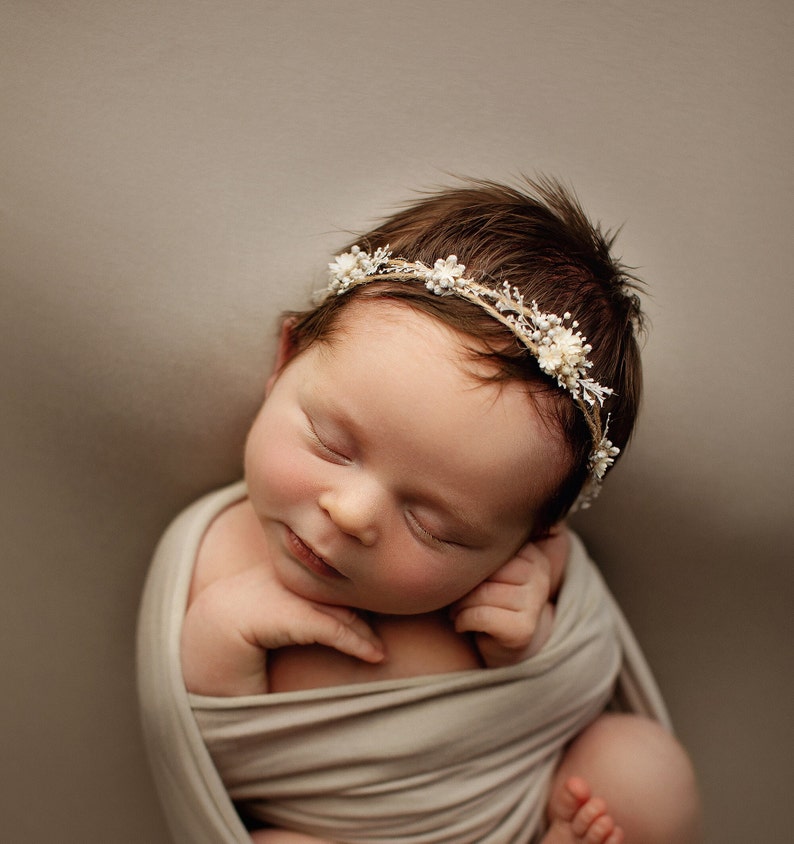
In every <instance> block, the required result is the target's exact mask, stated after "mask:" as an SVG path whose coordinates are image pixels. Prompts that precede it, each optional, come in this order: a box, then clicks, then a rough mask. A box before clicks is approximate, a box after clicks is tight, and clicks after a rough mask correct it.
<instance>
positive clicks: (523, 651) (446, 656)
mask: <svg viewBox="0 0 794 844" xmlns="http://www.w3.org/2000/svg"><path fill="white" fill-rule="evenodd" d="M257 536H258V531H257V523H256V519H255V516H254V515H253V513H252V511H251V508H250V506H249V504H248V502H247V500H246V501H243V502H240V503H239V504H237V505H234V506H233V507H231V508H229V509H228V510H226V511H225V512H224V513H222V514H221V515H220V516H219V517H218V518H217V519H216V520H215V521H214V522H213V524H212V525H211V526H210V529H209V530H208V532H207V535H206V536H205V538H204V541H203V542H202V545H201V547H200V549H199V555H198V560H197V563H196V567H195V570H194V575H193V583H192V587H191V593H190V598H189V605H188V613H187V615H186V618H185V623H184V628H183V636H182V663H183V672H184V674H185V680H186V684H187V688H188V690H189V691H191V692H195V693H197V694H207V695H220V696H225V695H243V694H262V693H266V692H286V691H296V690H299V689H309V688H318V687H323V686H335V685H346V684H350V683H361V682H374V681H376V680H383V679H395V678H401V677H413V676H420V675H429V674H442V673H446V672H452V671H461V670H467V669H475V668H481V667H483V666H486V667H498V666H501V665H506V664H511V663H515V662H518V661H520V660H522V659H527V658H529V657H531V656H532V655H534V654H535V653H537V652H538V651H539V650H540V649H541V648H542V646H543V644H544V643H545V641H546V640H547V639H548V636H549V634H550V632H551V629H552V625H553V616H554V600H555V599H556V595H557V592H558V591H559V587H560V583H561V580H562V577H563V571H564V567H565V560H566V557H567V553H568V548H569V543H570V539H569V536H568V534H567V532H566V531H565V530H563V529H558V530H557V531H555V533H554V534H553V535H552V536H550V537H549V538H547V539H544V540H542V541H540V542H536V543H528V544H527V545H525V546H524V547H523V548H521V549H520V551H519V552H518V553H517V555H516V556H515V557H514V558H513V559H511V560H509V561H508V562H507V563H506V564H505V565H503V566H502V567H500V568H499V570H498V571H497V572H495V573H494V575H493V576H492V577H491V578H489V579H488V580H486V581H485V582H484V583H482V584H480V585H479V586H478V587H477V588H475V589H474V590H473V591H472V592H471V593H469V594H468V595H466V596H465V597H464V598H462V599H461V600H460V601H458V602H456V603H455V604H453V605H452V606H451V607H449V608H448V609H445V610H439V611H436V612H431V613H422V614H418V615H405V616H396V615H378V614H373V613H363V612H361V611H358V612H354V611H352V610H348V609H346V608H343V607H334V606H329V605H317V604H313V603H311V602H308V601H305V600H304V599H303V598H299V597H297V596H295V595H292V594H291V593H289V592H288V591H287V590H285V589H284V588H283V587H282V586H281V585H280V584H279V583H278V581H277V579H276V578H275V576H274V575H273V573H272V571H271V570H270V568H269V566H268V565H267V558H266V557H265V556H261V557H260V556H258V555H257V554H256V540H257ZM240 537H243V538H244V542H243V544H240V542H239V538H240ZM251 541H253V542H254V544H253V545H252V544H251ZM230 559H233V560H235V561H236V564H235V566H234V567H232V568H231V570H230V566H229V563H228V561H229V560H230ZM252 603H255V604H256V608H257V614H256V617H257V618H260V617H261V618H262V619H264V620H266V621H267V622H268V623H269V625H270V626H269V627H268V626H267V625H265V627H264V629H254V627H253V625H252V620H251V618H250V617H249V615H248V614H247V613H246V611H245V607H246V606H247V605H248V604H252ZM277 604H280V605H281V608H283V609H281V611H280V610H279V609H276V608H275V607H276V605H277ZM268 607H274V609H272V610H269V609H268ZM227 609H228V612H227ZM304 615H308V616H310V617H311V618H312V620H313V621H319V622H320V626H321V628H322V629H323V630H324V629H325V627H326V626H327V627H328V630H329V633H328V634H327V638H328V643H327V644H326V643H325V642H323V643H319V642H316V641H309V642H307V644H297V643H295V641H294V638H295V637H296V635H297V634H295V633H292V632H291V631H289V630H287V631H286V632H285V627H284V624H283V623H282V622H281V621H280V620H279V619H280V618H281V617H282V616H288V617H289V624H293V625H294V626H295V627H296V628H299V626H300V624H301V622H302V618H303V616H304ZM274 620H275V621H274ZM517 620H520V622H521V623H520V624H517V623H516V621H517ZM337 622H339V626H338V628H337V627H336V623H337ZM351 629H352V630H354V631H355V634H356V638H355V639H353V638H352V637H348V636H346V634H347V633H348V631H349V630H351ZM336 630H338V631H339V633H340V635H342V636H344V637H345V638H343V640H342V641H341V642H340V643H339V647H338V648H337V647H333V646H332V645H331V644H330V643H331V642H332V641H333V636H334V635H335V632H334V631H336ZM208 631H209V632H211V633H214V634H217V633H218V632H222V633H224V637H223V640H222V642H223V659H222V660H220V661H219V662H220V664H221V665H222V670H220V669H219V670H215V671H212V672H208V671H207V665H208V661H207V654H208V647H207V641H208V639H207V636H206V634H207V632H208ZM508 632H509V635H508ZM462 634H463V635H462ZM268 637H270V638H269V641H268ZM317 638H319V637H317ZM214 639H215V635H213V637H212V640H214ZM282 642H283V644H282ZM362 643H364V645H369V646H371V647H373V651H369V650H364V649H363V647H362ZM428 643H432V646H431V647H429V646H428ZM349 651H352V653H351V652H349ZM367 657H369V658H367ZM194 666H195V670H194Z"/></svg>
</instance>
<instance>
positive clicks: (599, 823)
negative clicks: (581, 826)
mask: <svg viewBox="0 0 794 844" xmlns="http://www.w3.org/2000/svg"><path fill="white" fill-rule="evenodd" d="M614 831H615V822H614V821H613V820H612V818H611V817H610V816H609V815H601V816H600V817H598V818H596V819H595V820H594V821H593V822H592V823H591V824H590V826H589V827H588V828H587V832H586V833H585V835H584V838H583V840H584V842H585V844H607V842H608V841H609V837H610V835H612V834H613V833H614Z"/></svg>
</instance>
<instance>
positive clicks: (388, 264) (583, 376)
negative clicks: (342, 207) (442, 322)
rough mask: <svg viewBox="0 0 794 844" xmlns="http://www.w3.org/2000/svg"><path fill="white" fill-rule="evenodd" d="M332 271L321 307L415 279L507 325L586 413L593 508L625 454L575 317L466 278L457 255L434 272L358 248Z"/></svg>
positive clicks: (583, 500)
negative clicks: (604, 412)
mask: <svg viewBox="0 0 794 844" xmlns="http://www.w3.org/2000/svg"><path fill="white" fill-rule="evenodd" d="M328 270H329V277H330V278H329V283H328V287H327V288H326V289H325V290H322V291H320V292H319V293H318V295H317V303H318V304H319V303H321V302H323V301H325V300H326V299H328V298H330V297H331V296H341V295H342V294H344V293H347V292H348V291H349V290H352V289H353V288H354V287H359V286H360V285H362V284H371V283H372V282H376V281H384V280H403V279H406V280H407V279H408V278H410V279H418V280H420V281H423V282H424V284H425V287H427V289H428V290H431V291H432V292H433V293H435V294H436V295H437V296H457V297H458V298H461V299H466V300H467V301H468V302H472V303H474V304H475V305H478V306H479V307H480V308H482V309H483V310H484V311H486V313H488V314H490V315H491V316H492V317H493V318H494V319H496V320H498V321H499V322H501V323H502V324H503V325H506V326H507V327H508V328H509V329H510V330H511V331H512V332H513V334H515V336H516V337H517V338H518V339H519V340H520V341H521V343H522V344H523V345H524V346H526V348H527V349H529V351H530V352H531V353H532V355H533V356H534V357H535V358H536V359H537V361H538V364H539V366H540V368H541V370H542V371H543V372H544V373H546V374H547V375H549V376H551V377H552V378H554V379H555V380H556V381H557V384H558V385H559V386H560V387H562V389H564V390H566V391H567V392H568V393H570V395H571V397H572V398H573V400H574V402H575V403H576V405H577V406H578V407H579V409H580V410H581V411H582V413H583V414H584V418H585V421H586V422H587V427H588V428H589V429H590V435H591V437H592V442H593V448H592V450H591V451H590V455H589V457H588V470H589V478H588V481H587V483H586V484H585V488H584V489H583V490H582V493H581V495H580V496H579V500H578V502H577V504H578V506H579V507H582V508H584V507H587V506H588V505H589V503H590V501H592V499H593V498H595V496H596V495H597V494H598V491H599V489H600V485H601V481H602V479H603V477H604V475H605V474H606V471H607V469H608V468H609V467H610V466H611V465H612V464H613V463H614V462H615V458H616V457H617V456H618V454H619V453H620V449H619V448H617V446H614V445H612V442H611V441H610V440H609V439H608V438H607V429H608V426H609V417H608V416H607V419H606V421H605V422H604V423H603V425H602V422H601V412H600V408H601V406H602V405H603V403H604V399H605V398H606V397H607V396H610V395H612V393H613V390H612V389H611V388H610V387H604V386H603V385H601V384H599V383H598V382H597V381H594V380H593V379H592V378H589V377H588V376H587V370H588V369H590V367H592V365H593V363H592V361H590V360H588V359H587V355H588V354H589V353H590V352H591V351H592V346H590V344H589V343H587V338H586V337H583V336H582V332H581V331H576V330H575V329H576V328H578V326H579V323H578V322H577V321H576V320H573V321H571V314H570V313H568V312H566V313H564V314H563V315H562V317H559V316H557V314H549V313H543V312H541V310H540V308H539V307H538V305H537V303H536V302H535V301H534V300H533V301H532V302H531V303H530V305H529V307H527V306H526V305H525V304H524V297H523V296H522V294H521V293H520V292H519V291H518V288H517V287H514V286H511V285H510V284H509V283H508V282H506V281H505V282H504V284H502V286H501V287H496V288H493V287H486V286H485V285H482V284H479V283H478V282H476V281H474V280H473V279H471V278H466V277H464V275H463V273H464V272H465V271H466V267H465V266H464V265H463V264H460V263H458V259H457V256H455V255H450V256H449V257H448V258H446V259H443V258H439V259H438V260H437V261H436V262H435V264H434V265H433V266H432V267H428V266H426V265H425V264H423V263H421V262H419V261H414V262H411V261H405V260H403V259H402V258H392V253H391V252H390V251H389V247H388V246H385V247H381V248H380V249H376V250H375V252H374V253H372V254H370V253H368V252H364V251H363V250H362V249H361V248H360V247H359V246H354V247H352V249H351V250H350V252H345V253H344V254H342V255H337V256H336V259H335V260H334V262H333V263H331V264H329V265H328ZM566 322H569V325H566Z"/></svg>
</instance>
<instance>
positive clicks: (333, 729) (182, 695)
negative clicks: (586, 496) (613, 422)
mask: <svg viewBox="0 0 794 844" xmlns="http://www.w3.org/2000/svg"><path fill="white" fill-rule="evenodd" d="M244 495H245V487H244V485H243V484H242V483H240V484H235V485H234V486H232V487H228V488H226V489H223V490H220V491H218V492H215V493H212V494H210V495H208V496H206V497H205V498H203V499H201V500H200V501H198V502H196V503H195V504H193V505H192V506H191V507H189V508H188V509H187V510H186V511H185V512H183V513H182V514H181V515H180V516H179V517H178V518H177V519H176V520H175V521H174V523H173V524H172V525H171V527H170V528H169V529H168V531H167V532H166V534H165V535H164V536H163V539H162V540H161V542H160V544H159V546H158V548H157V551H156V554H155V557H154V561H153V563H152V567H151V570H150V573H149V577H148V580H147V584H146V588H145V592H144V597H143V602H142V605H141V613H140V621H139V629H138V683H139V695H140V703H141V713H142V720H143V727H144V734H145V738H146V743H147V748H148V752H149V756H150V759H151V764H152V768H153V772H154V776H155V781H156V784H157V787H158V790H159V792H160V795H161V799H162V803H163V807H164V810H165V814H166V817H167V818H168V822H169V825H170V828H171V831H172V833H173V836H174V838H175V840H176V841H177V842H180V844H181V843H182V842H184V844H188V842H189V844H202V843H203V842H206V843H207V844H231V842H246V841H250V838H249V837H248V835H247V833H246V831H245V828H244V826H243V824H242V822H241V821H240V819H239V817H238V815H237V812H236V811H235V808H234V805H233V803H232V801H233V800H234V801H240V802H241V803H244V804H245V806H246V810H247V811H248V812H249V813H250V814H252V815H253V816H255V817H258V818H260V819H261V820H263V821H267V822H269V823H272V824H273V825H276V826H283V827H287V828H291V829H296V830H302V831H305V832H309V833H313V834H315V835H317V836H319V837H323V838H327V839H330V840H333V841H342V842H368V844H381V842H382V843H383V844H385V842H391V844H425V842H427V843H428V844H429V842H434V844H441V842H449V844H467V842H481V844H513V842H515V844H518V843H519V842H521V844H528V842H531V841H534V840H536V839H537V836H538V835H539V834H540V832H541V831H542V826H543V810H544V805H545V801H546V797H547V792H548V787H549V781H550V778H551V774H552V772H553V770H554V766H555V765H556V763H557V761H558V759H559V756H560V753H561V751H562V748H563V746H564V745H565V743H566V742H567V741H568V740H569V739H570V738H572V737H573V736H574V735H576V733H577V732H579V731H580V730H581V729H582V727H583V726H585V725H586V724H587V723H589V722H590V721H592V720H593V718H595V717H596V715H597V714H598V713H599V712H600V711H601V710H602V709H603V708H604V706H605V705H606V704H607V703H609V702H610V700H611V701H612V704H613V706H614V705H616V706H618V707H619V708H622V709H630V710H633V711H637V712H642V713H645V714H648V715H651V716H652V717H655V718H657V719H658V720H660V721H662V723H665V724H667V723H668V719H667V715H666V712H665V709H664V705H663V703H662V700H661V698H660V696H659V693H658V690H657V688H656V685H655V683H654V681H653V678H652V676H651V674H650V671H649V669H648V667H647V664H646V663H645V660H644V658H643V656H642V654H641V653H640V651H639V648H638V646H637V643H636V641H635V639H634V637H633V635H632V633H631V631H630V630H629V628H628V626H627V624H626V622H625V620H624V618H623V616H622V614H621V613H620V611H619V609H618V608H617V606H616V604H615V602H614V600H613V599H612V598H611V596H610V594H609V592H608V591H607V589H606V587H605V586H604V584H603V582H602V580H601V578H600V576H599V575H598V573H597V572H596V570H595V567H594V566H593V564H592V563H591V562H590V560H589V559H588V557H587V554H586V552H585V550H584V547H583V546H582V544H581V542H580V541H579V540H578V539H577V538H575V537H574V542H573V547H572V552H571V557H570V560H569V562H568V566H567V569H566V575H565V581H564V585H563V588H562V590H561V592H560V595H559V599H558V604H557V611H556V616H555V622H554V629H553V631H552V635H551V638H550V639H549V641H548V643H547V644H546V645H545V646H544V648H543V650H542V651H541V652H540V653H539V654H538V655H537V656H535V657H533V658H532V659H530V660H527V661H525V662H523V663H521V664H519V665H516V666H510V667H508V668H501V669H482V670H475V671H461V672H455V673H452V674H442V675H437V676H434V677H414V678H410V679H407V680H386V681H380V682H376V683H369V684H361V685H355V686H336V687H330V688H323V689H313V690H309V691H299V692H288V693H280V694H270V695H260V696H252V697H236V698H212V697H202V696H198V695H190V694H188V693H187V691H186V690H185V687H184V684H183V682H182V676H181V671H180V664H179V638H180V629H181V625H182V618H183V616H184V613H185V606H186V602H187V595H188V589H189V586H190V580H191V574H192V570H193V565H194V562H195V558H196V552H197V550H198V546H199V543H200V541H201V538H202V536H203V534H204V532H205V530H206V529H207V527H208V525H209V524H210V522H211V521H212V520H213V518H214V517H215V516H216V515H217V514H218V513H220V512H221V511H222V510H223V509H224V508H225V507H227V506H229V505H230V504H232V503H234V502H235V501H237V500H239V499H240V498H242V497H243V496H244ZM616 679H617V690H616V691H615V689H614V686H615V680H616ZM613 692H615V694H614V696H613Z"/></svg>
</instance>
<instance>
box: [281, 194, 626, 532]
mask: <svg viewBox="0 0 794 844" xmlns="http://www.w3.org/2000/svg"><path fill="white" fill-rule="evenodd" d="M355 243H356V244H358V245H360V246H361V247H362V248H363V249H366V250H367V251H368V252H371V253H372V252H374V251H375V250H376V249H378V248H381V247H386V246H388V247H389V249H390V250H391V252H392V254H393V255H395V256H398V257H400V258H404V259H406V260H408V261H412V262H422V263H424V264H426V265H428V266H431V267H432V266H433V264H434V263H435V261H436V260H437V259H438V258H446V257H447V256H448V255H456V256H457V257H458V260H459V261H460V262H461V263H463V264H465V266H466V276H467V277H471V278H475V279H476V280H477V281H478V282H480V283H481V284H485V285H489V286H494V287H500V286H501V285H502V283H503V282H505V281H508V282H509V283H510V285H514V286H515V287H517V288H518V290H519V291H520V293H521V294H523V296H524V299H525V301H527V302H530V301H533V300H534V301H535V302H537V304H538V307H539V308H540V310H541V311H543V312H547V313H555V314H563V313H566V312H570V313H571V314H572V317H573V319H575V320H577V321H578V323H579V329H580V330H581V332H582V334H583V335H584V336H585V337H586V338H587V342H588V343H589V344H590V345H591V346H592V351H591V352H590V353H589V354H588V359H589V360H590V361H592V364H593V366H592V368H591V369H590V370H589V372H588V376H589V377H592V378H593V379H594V380H595V381H597V382H598V383H600V384H602V385H604V386H606V387H610V388H611V389H612V390H613V391H614V394H613V395H611V396H609V397H608V398H607V399H606V400H605V402H604V407H603V415H604V418H606V415H607V414H608V418H609V439H610V440H611V441H612V443H614V445H616V446H617V447H618V448H620V449H621V452H622V451H623V449H624V448H625V445H626V443H627V442H628V440H629V438H630V436H631V433H632V430H633V428H634V423H635V420H636V416H637V411H638V408H639V401H640V393H641V387H642V368H641V362H640V352H639V347H638V343H637V334H638V333H639V332H640V331H641V330H642V326H643V316H642V311H641V309H640V301H639V298H638V296H637V295H636V292H635V291H636V290H637V288H638V286H639V285H640V282H639V280H638V279H637V278H636V277H635V276H633V275H632V274H631V273H630V272H628V271H627V269H626V268H625V267H623V266H622V264H621V263H620V261H619V260H617V259H616V258H613V257H612V255H611V254H610V249H611V247H612V245H613V243H614V235H612V234H610V233H608V232H603V231H602V230H601V228H600V226H599V225H598V224H594V223H591V222H590V220H589V219H588V218H587V216H586V214H585V213H584V211H583V210H582V208H581V206H580V204H579V202H578V200H577V199H576V197H575V196H574V195H573V193H572V192H570V191H569V190H567V189H566V188H565V187H563V185H562V184H560V183H559V182H557V181H555V180H553V179H550V178H546V177H540V178H539V179H537V180H530V179H525V180H523V181H522V183H521V185H520V187H510V186H508V185H503V184H500V183H497V182H492V181H487V180H474V179H470V180H464V181H463V184H462V185H461V186H460V187H454V188H449V189H443V190H439V191H436V192H432V193H429V194H425V195H424V197H423V198H422V199H420V200H419V201H418V202H414V203H411V204H409V205H408V206H407V207H405V208H404V209H403V210H401V211H399V212H398V213H396V214H394V215H393V216H391V217H389V218H388V219H386V220H385V221H384V222H382V223H381V224H380V225H378V226H377V227H376V228H374V229H373V230H371V231H370V232H368V233H366V234H363V235H361V236H360V237H359V238H357V239H356V241H355ZM351 247H352V245H350V246H348V247H347V249H348V250H349V249H350V248H351ZM367 297H377V298H386V299H390V300H399V301H402V302H405V303H407V304H408V305H410V306H411V307H413V308H416V309H417V310H420V311H423V312H425V313H428V314H430V315H432V316H434V317H436V318H437V319H440V320H441V321H442V322H444V323H446V324H447V325H449V326H451V327H452V328H454V329H456V330H457V331H459V332H462V334H464V335H465V336H467V337H469V338H471V339H472V340H473V341H474V342H473V343H472V344H471V351H472V353H473V354H475V355H476V356H477V357H479V358H485V359H487V360H489V361H491V362H492V363H493V364H494V366H493V367H492V368H489V372H491V373H492V376H491V378H490V380H497V381H500V380H511V381H523V382H525V383H527V384H528V386H529V389H530V393H531V394H533V395H536V394H538V393H540V392H542V393H543V396H544V398H545V397H549V398H551V408H552V412H553V416H554V421H555V422H556V427H558V429H559V431H560V432H561V433H562V435H563V437H564V440H565V443H566V445H567V451H568V453H569V456H570V460H569V465H568V466H567V467H561V470H562V471H561V472H560V478H561V479H560V482H559V484H558V485H557V488H556V489H555V490H554V493H553V494H552V495H551V496H549V498H548V500H547V502H546V504H545V506H543V507H542V508H541V510H540V512H539V513H538V514H537V515H536V520H535V527H534V530H533V536H535V537H537V536H539V535H542V534H543V533H545V532H546V531H547V530H548V528H549V527H550V526H551V525H553V524H554V523H555V522H556V521H558V520H559V519H561V518H562V517H563V516H564V515H565V514H566V513H567V512H568V510H569V509H570V507H571V505H572V504H573V502H574V501H575V500H576V498H577V496H578V494H579V492H580V490H581V489H582V486H583V484H584V482H585V480H586V479H587V476H588V458H589V455H590V452H591V450H592V438H591V433H590V431H589V430H588V428H587V425H586V423H585V420H584V417H583V416H582V414H581V412H580V411H579V409H578V408H577V406H576V404H575V403H574V402H573V401H572V400H571V397H570V395H569V394H568V393H566V392H564V391H563V390H561V389H559V388H558V387H557V386H556V385H555V382H554V381H553V380H552V379H551V378H550V377H549V376H547V375H545V374H544V373H543V372H542V371H541V369H540V367H539V366H538V362H537V360H536V358H535V357H534V356H533V355H532V354H531V353H529V352H528V351H527V349H526V347H525V346H523V345H522V344H521V343H520V342H518V341H517V339H516V337H515V335H514V334H512V332H511V331H510V330H509V329H507V328H505V326H503V325H502V324H501V323H499V322H498V321H497V320H495V319H493V318H492V317H491V316H489V315H488V314H486V313H485V312H484V311H483V310H482V309H481V308H478V307H477V306H475V305H473V304H472V303H470V302H467V301H465V300H463V299H458V298H456V297H442V298H439V297H438V296H436V295H435V294H434V293H432V292H431V291H430V290H428V289H427V288H426V287H425V286H424V284H422V283H420V282H418V283H416V284H406V283H405V282H404V281H399V282H397V281H391V282H390V281H382V282H373V283H371V284H367V285H364V286H362V287H360V288H357V289H355V290H352V291H350V292H349V293H347V294H346V295H344V296H332V297H329V298H328V299H326V300H325V301H324V302H323V303H322V304H321V305H319V306H318V307H317V308H314V309H312V310H310V311H306V312H303V313H296V314H291V315H290V318H291V321H292V340H293V343H294V344H295V349H296V351H301V350H303V349H305V348H307V347H308V346H309V345H311V344H312V343H314V342H316V341H322V340H329V339H330V338H331V336H332V335H333V333H334V330H335V328H336V326H337V323H338V318H339V315H340V314H341V312H342V311H343V310H344V308H345V307H347V305H348V304H349V303H350V302H351V301H354V300H356V301H361V300H362V299H364V298H367ZM538 406H539V407H540V406H541V403H539V404H538ZM543 406H544V407H546V406H547V405H546V403H545V402H544V403H543Z"/></svg>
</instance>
